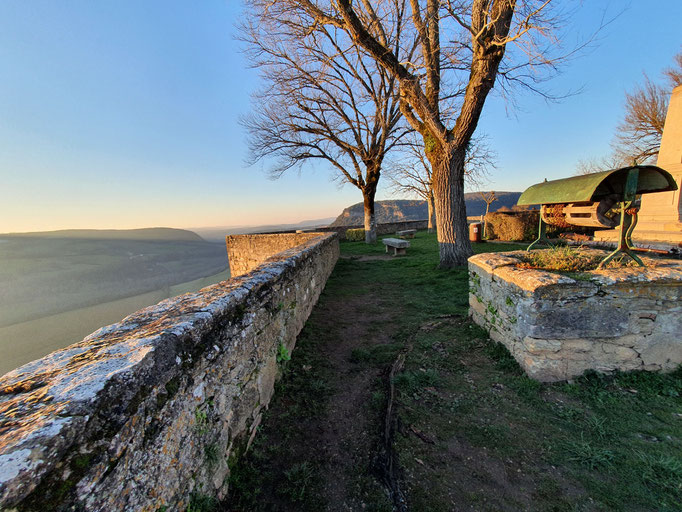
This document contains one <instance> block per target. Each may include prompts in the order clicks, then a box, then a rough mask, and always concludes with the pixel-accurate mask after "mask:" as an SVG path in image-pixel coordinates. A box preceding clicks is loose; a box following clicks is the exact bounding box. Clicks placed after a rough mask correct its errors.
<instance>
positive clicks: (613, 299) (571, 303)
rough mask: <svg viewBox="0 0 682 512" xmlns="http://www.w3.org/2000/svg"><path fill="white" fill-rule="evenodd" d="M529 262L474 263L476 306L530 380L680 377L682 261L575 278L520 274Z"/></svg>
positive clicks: (505, 258)
mask: <svg viewBox="0 0 682 512" xmlns="http://www.w3.org/2000/svg"><path fill="white" fill-rule="evenodd" d="M523 254H524V252H523V251H515V252H508V253H494V254H493V253H488V254H480V255H477V256H472V257H471V258H469V286H470V292H469V305H470V315H471V317H472V318H473V320H474V321H475V322H476V323H477V324H479V325H481V326H482V327H484V328H485V329H486V330H487V331H488V332H489V333H490V337H491V338H492V339H493V340H495V341H497V342H499V343H502V344H503V345H505V346H506V347H507V349H508V350H509V352H510V353H511V354H512V355H513V356H514V358H515V359H516V360H517V361H518V363H519V364H520V365H521V367H522V368H523V369H524V370H525V371H526V373H527V374H528V375H529V376H530V377H533V378H535V379H537V380H540V381H557V380H565V379H570V378H572V377H576V376H578V375H581V374H582V373H584V372H585V371H586V370H596V371H601V372H609V371H614V370H652V371H672V370H674V369H675V368H677V367H678V365H679V364H680V363H682V300H681V299H682V262H681V261H679V260H669V259H667V260H654V259H651V258H644V260H645V263H647V265H649V266H647V267H626V268H620V269H606V270H599V271H592V272H585V273H581V274H580V275H579V276H578V275H577V274H573V276H576V277H571V276H569V275H564V274H558V273H554V272H548V271H542V270H532V269H522V268H517V267H516V264H517V263H518V262H519V261H520V260H521V259H522V255H523ZM604 254H606V253H604Z"/></svg>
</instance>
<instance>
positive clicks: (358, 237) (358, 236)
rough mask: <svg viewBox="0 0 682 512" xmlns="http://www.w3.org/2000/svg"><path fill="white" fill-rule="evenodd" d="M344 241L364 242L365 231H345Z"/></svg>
mask: <svg viewBox="0 0 682 512" xmlns="http://www.w3.org/2000/svg"><path fill="white" fill-rule="evenodd" d="M346 240H348V241H349V242H364V241H365V230H364V229H362V228H360V229H347V230H346Z"/></svg>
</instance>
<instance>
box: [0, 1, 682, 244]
mask: <svg viewBox="0 0 682 512" xmlns="http://www.w3.org/2000/svg"><path fill="white" fill-rule="evenodd" d="M585 4H589V5H585V6H583V8H582V10H581V14H580V15H579V16H580V17H579V18H578V19H577V20H576V26H583V25H584V26H594V24H595V23H596V21H595V16H598V12H599V11H601V10H603V9H604V7H605V6H610V9H611V10H612V11H614V10H616V9H620V8H621V7H623V6H627V7H628V8H627V10H626V11H625V12H624V13H623V14H622V15H621V16H620V17H619V18H618V19H617V20H616V21H614V22H613V23H612V24H611V25H610V26H608V27H607V28H606V29H605V30H604V31H603V32H602V34H601V40H600V42H599V43H598V45H597V46H596V47H595V48H594V49H593V50H592V51H590V52H589V53H588V54H587V55H585V56H583V57H581V58H579V59H577V60H575V61H574V62H572V63H571V64H570V66H569V67H568V68H567V69H566V70H565V72H564V73H563V74H562V75H561V76H560V77H558V78H557V79H556V80H555V81H554V82H552V87H553V89H555V90H556V91H559V92H561V91H564V90H568V89H571V88H575V87H579V86H581V85H582V86H584V92H583V93H582V94H580V95H579V96H576V97H571V98H568V99H567V100H565V101H563V102H562V103H560V104H558V105H557V104H549V105H548V104H546V103H545V102H544V101H543V100H541V99H539V98H536V97H532V96H524V97H522V98H521V101H520V107H521V108H520V110H517V111H515V112H514V113H512V114H511V115H508V114H507V112H506V109H505V105H504V104H503V102H502V101H501V100H500V99H499V98H492V99H491V101H489V103H488V104H487V105H486V108H485V111H484V117H483V119H482V122H481V129H482V130H483V131H485V132H486V133H488V134H489V136H490V142H491V144H492V145H493V147H494V149H495V150H496V151H497V153H498V155H499V165H498V169H497V171H495V172H494V173H493V174H492V175H491V177H490V183H489V187H487V188H494V189H497V190H523V189H524V188H525V187H527V186H528V185H531V184H533V183H535V182H537V181H540V180H542V179H543V178H545V177H547V178H549V179H552V178H558V177H562V176H565V175H568V174H571V173H572V172H573V168H574V167H575V164H576V162H577V161H578V160H579V159H581V158H586V157H591V156H601V155H603V154H605V153H606V152H607V151H608V144H609V141H610V140H611V138H612V136H613V130H614V127H615V126H616V124H617V123H618V121H619V119H620V117H621V115H622V104H623V94H624V92H625V91H627V90H630V89H632V87H633V86H634V85H635V84H636V83H638V82H639V81H640V80H641V77H642V72H647V73H648V74H649V75H650V76H651V77H652V78H658V76H659V73H660V70H661V69H662V68H663V67H665V66H668V65H670V64H671V59H672V56H673V55H674V54H675V53H676V52H678V51H680V45H681V44H682V32H681V31H680V26H679V23H680V19H681V18H682V2H680V1H679V0H660V1H656V0H651V1H645V0H633V1H631V2H619V1H615V0H614V1H612V2H605V1H598V0H590V1H589V2H585ZM240 10H241V7H240V4H239V2H238V1H237V0H227V1H225V0H223V1H219V0H206V1H202V2H186V1H185V2H179V1H170V0H164V1H151V0H145V1H144V2H139V1H135V2H133V1H113V0H100V1H90V0H80V1H76V0H61V1H54V0H47V1H41V0H29V1H27V0H0V232H8V231H33V230H47V229H61V228H131V227H145V226H173V227H200V226H219V225H246V224H264V223H282V222H293V221H297V220H304V219H311V218H321V217H332V216H335V215H337V214H338V213H339V212H340V210H341V209H342V208H343V207H345V206H347V205H349V204H352V203H355V202H359V201H360V200H361V196H360V192H359V191H358V190H356V189H355V188H353V187H351V186H350V185H348V186H345V187H342V188H339V186H338V184H337V183H335V182H333V181H332V180H331V179H330V175H331V174H330V172H329V169H328V168H326V167H323V166H321V165H318V166H314V165H308V166H305V167H304V169H303V171H302V173H301V175H300V176H299V174H298V173H297V172H292V173H291V174H289V175H287V176H285V177H284V178H282V179H280V180H277V181H271V180H269V179H267V177H266V175H265V173H264V172H263V170H262V169H261V168H259V167H251V168H249V167H245V165H244V160H245V157H246V152H245V136H244V133H243V130H242V128H241V127H240V126H239V124H238V119H239V116H240V115H242V114H244V113H246V112H248V110H249V95H250V92H251V91H253V90H254V89H255V88H256V87H257V85H258V78H257V75H256V72H255V71H253V70H251V69H248V67H247V65H246V62H245V61H244V58H243V56H242V55H241V53H240V51H239V43H238V42H237V41H235V39H234V32H235V30H234V23H235V21H236V20H237V18H238V16H239V15H240ZM386 197H388V194H387V193H386V192H385V191H381V192H380V194H379V199H382V198H386Z"/></svg>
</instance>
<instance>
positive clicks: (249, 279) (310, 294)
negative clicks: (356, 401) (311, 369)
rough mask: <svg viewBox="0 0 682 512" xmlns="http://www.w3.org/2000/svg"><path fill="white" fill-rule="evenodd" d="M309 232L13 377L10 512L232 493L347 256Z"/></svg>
mask: <svg viewBox="0 0 682 512" xmlns="http://www.w3.org/2000/svg"><path fill="white" fill-rule="evenodd" d="M299 240H300V241H301V242H302V244H300V243H295V244H294V245H295V246H296V247H295V248H293V249H288V250H285V251H284V252H281V253H279V254H277V255H275V256H271V257H270V258H267V259H266V260H265V261H263V262H262V264H260V265H259V266H257V267H256V268H254V269H253V270H251V271H250V272H248V273H246V274H243V275H241V276H239V277H234V278H232V279H230V280H228V281H224V282H222V283H219V284H216V285H213V286H209V287H207V288H204V289H202V290H200V291H199V292H196V293H189V294H185V295H181V296H178V297H174V298H172V299H168V300H165V301H163V302H160V303H159V304H157V305H155V306H152V307H149V308H146V309H143V310H141V311H138V312H136V313H134V314H132V315H130V316H129V317H127V318H125V319H124V320H123V321H121V322H120V323H118V324H114V325H111V326H108V327H104V328H102V329H100V330H98V331H96V332H95V333H93V334H91V335H90V336H88V337H87V338H85V339H84V340H83V341H81V342H80V343H76V344H74V345H71V346H69V347H67V348H65V349H62V350H58V351H56V352H53V353H52V354H50V355H48V356H46V357H44V358H43V359H40V360H37V361H34V362H32V363H29V364H27V365H25V366H22V367H21V368H18V369H16V370H14V371H12V372H10V373H8V374H6V375H5V376H3V377H2V378H1V379H0V510H3V511H9V510H15V509H16V510H39V511H47V510H50V511H52V510H55V511H61V510H85V511H107V512H109V511H118V510H135V511H157V510H165V511H168V512H170V511H180V510H185V509H187V507H188V504H189V502H190V500H191V497H192V496H195V497H197V496H210V497H214V498H223V497H224V496H225V495H226V492H227V479H228V476H229V472H230V465H231V464H232V462H233V461H234V460H235V459H236V457H237V456H238V455H239V453H240V452H241V451H243V449H244V448H245V447H246V446H247V444H248V443H249V442H250V440H251V439H253V436H254V435H255V434H256V428H257V426H258V424H259V422H260V419H261V415H262V411H263V409H264V408H266V407H267V405H268V403H269V401H270V398H271V396H272V393H273V387H274V382H275V378H276V376H277V373H278V366H279V363H278V360H279V359H281V355H282V354H283V353H286V352H288V351H291V350H292V349H293V347H294V344H295V341H296V336H297V335H298V333H299V332H300V330H301V328H302V327H303V325H304V323H305V321H306V319H307V318H308V316H309V314H310V312H311V310H312V308H313V306H314V304H315V302H316V301H317V298H318V296H319V294H320V293H321V291H322V289H323V288H324V285H325V283H326V280H327V278H328V276H329V274H330V273H331V271H332V269H333V267H334V264H335V262H336V260H337V258H338V254H339V246H338V241H337V238H336V236H335V235H333V234H323V235H320V234H318V235H316V236H304V237H303V238H299ZM244 247H246V245H244ZM235 254H237V253H235ZM238 256H239V255H238V254H237V257H238ZM235 259H237V258H235ZM278 354H279V355H280V357H279V358H278Z"/></svg>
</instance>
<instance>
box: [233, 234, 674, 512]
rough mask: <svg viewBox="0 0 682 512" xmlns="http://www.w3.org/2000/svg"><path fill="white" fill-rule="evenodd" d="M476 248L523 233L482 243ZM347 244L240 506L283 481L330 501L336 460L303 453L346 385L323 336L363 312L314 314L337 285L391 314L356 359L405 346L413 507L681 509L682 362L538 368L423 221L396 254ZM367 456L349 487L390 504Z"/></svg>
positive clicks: (376, 388) (401, 406) (288, 490)
mask: <svg viewBox="0 0 682 512" xmlns="http://www.w3.org/2000/svg"><path fill="white" fill-rule="evenodd" d="M474 250H475V251H476V252H485V251H493V250H494V251H504V250H518V245H515V244H506V245H505V244H492V243H483V244H475V246H474ZM341 251H342V258H341V259H340V260H339V262H338V263H337V266H336V268H335V270H334V272H333V273H332V276H331V277H330V279H329V281H328V283H327V286H326V289H325V291H324V293H323V295H322V296H321V298H320V303H319V304H318V306H317V307H316V310H315V311H313V314H312V315H311V317H310V319H309V320H308V322H307V324H306V327H305V328H304V330H303V332H302V333H301V335H300V336H299V340H298V342H297V346H296V349H295V350H294V351H293V353H292V360H291V361H290V365H289V366H288V367H287V369H286V374H285V375H284V377H283V379H282V380H281V381H280V382H279V383H278V386H277V392H276V395H275V397H274V399H273V402H272V404H271V406H270V411H269V413H268V415H266V418H265V419H264V421H263V427H262V432H261V434H259V436H258V437H257V438H256V442H255V444H254V447H253V449H252V452H251V453H250V454H249V455H248V457H247V458H246V459H245V460H244V461H243V462H240V463H239V464H238V467H237V469H236V470H235V471H234V473H233V476H232V486H233V488H237V489H238V492H237V495H238V496H239V498H238V501H237V502H236V508H235V510H268V505H267V504H265V505H264V504H263V503H264V502H263V501H262V497H263V495H264V494H268V493H273V492H272V489H275V488H279V489H283V490H280V491H279V494H277V496H278V499H280V500H282V502H281V503H280V505H281V509H286V510H320V509H324V508H325V506H326V504H325V503H324V502H323V491H322V490H323V489H324V488H325V485H327V484H328V482H324V481H322V480H321V478H318V476H319V475H320V472H319V471H318V470H319V468H321V467H324V466H325V464H327V463H328V462H329V461H326V460H324V459H323V458H315V457H313V458H301V451H300V450H301V448H300V447H301V446H305V444H306V443H307V442H309V438H308V436H309V433H310V432H313V431H314V429H316V428H319V425H320V422H321V421H322V419H323V418H324V415H325V411H326V410H327V407H328V403H329V397H330V396H332V395H333V394H334V393H336V392H338V390H339V389H340V388H341V387H342V386H343V385H344V382H343V380H340V377H339V376H338V375H337V374H336V373H335V368H334V366H333V363H332V361H331V360H330V359H329V358H328V357H327V354H325V353H321V351H320V348H319V347H320V346H321V343H322V341H323V340H325V339H327V340H328V339H330V337H332V339H333V337H334V336H337V335H338V332H337V329H338V330H342V329H343V328H344V326H345V325H346V324H347V323H350V322H361V321H362V317H358V318H339V319H335V320H337V322H336V324H338V325H336V324H334V325H332V327H330V324H329V319H328V318H327V319H325V318H321V317H320V316H319V315H317V314H316V312H317V311H319V310H320V308H322V307H324V305H325V304H327V303H328V302H327V301H355V302H358V303H361V304H367V306H366V307H367V308H368V310H369V311H371V312H372V314H376V315H377V316H376V317H377V318H383V320H381V321H378V322H377V323H376V324H373V325H371V326H368V327H367V335H366V336H367V338H366V343H361V344H359V345H358V346H355V347H354V349H353V350H349V353H348V359H347V361H348V364H350V365H351V368H352V370H353V371H357V372H370V373H371V372H374V374H376V375H377V376H378V375H380V374H381V373H380V372H381V371H382V370H383V369H384V368H386V367H387V366H390V365H391V363H392V362H393V361H394V360H395V358H396V356H397V355H398V354H399V353H401V352H403V353H405V354H406V359H405V367H404V370H403V371H402V372H401V373H399V374H398V375H396V377H395V380H394V383H395V385H396V390H397V401H396V404H395V405H396V410H397V414H398V417H399V422H398V425H399V427H398V433H397V434H396V438H395V449H396V451H397V455H398V461H399V464H400V466H401V472H402V473H401V474H402V475H403V486H404V491H405V492H406V495H407V499H408V504H409V507H410V510H424V511H427V510H533V511H579V510H632V511H635V510H657V511H673V510H678V511H679V510H680V503H682V399H681V398H680V397H681V395H682V370H678V371H677V372H675V373H672V374H667V375H661V374H655V373H644V372H636V373H617V374H615V375H611V376H604V375H600V374H597V373H588V374H586V375H585V376H583V377H581V378H578V379H575V380H574V381H572V382H571V383H554V384H541V383H538V382H536V381H534V380H532V379H529V378H528V377H527V376H525V374H524V373H523V371H522V370H521V369H520V367H519V366H518V364H517V363H516V361H515V360H514V358H513V357H512V356H511V355H510V354H509V353H508V352H507V350H506V349H505V348H504V347H503V346H502V345H500V344H496V343H494V342H492V341H490V340H489V339H488V336H487V334H486V333H485V331H483V330H482V329H481V328H480V327H478V326H477V325H474V324H472V323H471V322H470V321H468V320H467V319H466V315H467V312H468V275H467V270H466V268H456V269H452V270H439V269H438V268H437V265H438V251H437V244H436V241H435V237H434V236H433V235H429V234H426V233H424V232H419V233H417V236H416V238H415V239H414V240H411V246H410V248H409V249H408V251H407V255H406V256H401V257H396V258H390V259H369V258H363V257H365V256H381V255H383V254H384V248H383V245H382V244H380V243H378V244H376V245H373V246H368V245H366V244H364V243H362V242H344V243H342V244H341ZM378 298H379V299H380V300H378ZM382 312H383V314H384V316H381V314H382ZM382 333H384V334H385V333H388V334H389V335H390V336H389V339H388V340H386V342H384V343H381V344H376V343H372V342H371V341H372V340H373V339H374V337H375V336H378V335H380V334H382ZM370 387H371V389H370V390H369V393H368V398H367V403H366V405H365V407H364V408H362V409H361V410H357V411H356V412H355V414H357V415H358V417H364V418H367V419H368V421H369V422H370V424H371V425H373V427H372V428H369V429H368V432H369V433H368V435H370V436H377V438H378V432H380V431H381V418H382V414H383V407H385V386H384V383H383V380H382V379H381V378H379V377H377V378H375V379H373V380H371V384H370ZM415 432H419V435H417V434H415ZM295 446H299V449H298V451H296V449H294V447H295ZM349 456H352V454H351V453H349ZM363 460H364V459H361V458H360V459H358V461H360V462H362V461H363ZM369 466H370V464H369V463H368V464H367V466H362V465H359V466H358V467H356V468H355V471H354V472H355V476H354V480H352V481H353V482H354V484H353V485H352V486H350V487H349V488H348V490H347V492H348V493H349V496H348V497H347V499H349V500H351V502H353V503H364V509H365V510H390V509H391V508H390V503H388V502H387V500H386V498H385V494H384V493H383V491H382V490H381V487H380V486H378V484H377V483H376V479H375V477H374V476H373V473H372V470H371V468H370V467H369ZM275 494H276V493H275ZM352 500H355V501H352ZM282 503H284V505H282ZM287 507H288V508H287ZM270 509H272V508H270Z"/></svg>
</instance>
